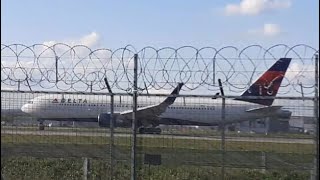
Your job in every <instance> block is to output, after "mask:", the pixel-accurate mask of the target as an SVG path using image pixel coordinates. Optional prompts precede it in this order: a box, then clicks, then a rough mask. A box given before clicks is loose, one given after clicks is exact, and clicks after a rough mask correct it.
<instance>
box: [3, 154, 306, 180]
mask: <svg viewBox="0 0 320 180" xmlns="http://www.w3.org/2000/svg"><path fill="white" fill-rule="evenodd" d="M82 163H83V160H82V159H81V158H78V159H76V158H65V159H58V158H45V159H43V158H31V157H28V158H5V159H3V158H2V159H1V167H2V174H3V175H4V177H5V179H36V180H38V179H39V180H40V179H70V180H73V179H74V180H76V179H77V180H78V179H82V178H83V170H82ZM114 169H115V170H114V179H117V180H127V179H130V166H129V164H128V163H123V162H118V163H117V164H116V166H115V168H114ZM137 176H138V179H152V180H181V179H185V180H188V179H192V180H211V179H213V180H214V179H221V170H220V168H217V167H209V166H206V167H203V166H202V167H201V166H193V165H187V166H186V165H181V166H148V165H139V166H138V168H137ZM309 176H310V173H309V172H308V171H290V170H270V171H266V172H265V173H262V172H261V171H259V170H252V169H234V168H226V174H225V179H228V180H257V179H268V180H279V179H283V180H307V179H309ZM109 177H110V166H109V163H108V162H107V161H105V160H97V159H91V166H90V169H89V174H88V179H108V178H109Z"/></svg>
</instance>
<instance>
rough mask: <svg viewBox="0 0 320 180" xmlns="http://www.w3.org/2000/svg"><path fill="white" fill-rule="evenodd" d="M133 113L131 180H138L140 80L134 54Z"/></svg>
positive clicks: (136, 58)
mask: <svg viewBox="0 0 320 180" xmlns="http://www.w3.org/2000/svg"><path fill="white" fill-rule="evenodd" d="M133 73H134V75H133V77H134V79H133V113H132V141H131V180H136V146H137V127H136V123H137V119H136V115H137V89H138V87H137V84H138V82H137V80H138V55H137V54H134V68H133Z"/></svg>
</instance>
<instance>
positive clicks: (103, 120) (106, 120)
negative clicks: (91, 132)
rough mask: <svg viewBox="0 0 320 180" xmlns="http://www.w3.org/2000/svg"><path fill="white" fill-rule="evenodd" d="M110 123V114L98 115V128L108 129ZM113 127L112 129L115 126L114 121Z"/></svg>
mask: <svg viewBox="0 0 320 180" xmlns="http://www.w3.org/2000/svg"><path fill="white" fill-rule="evenodd" d="M114 119H115V118H114ZM110 122H111V115H110V113H101V114H99V115H98V123H99V126H100V127H110ZM113 125H114V127H115V126H116V124H115V121H114V123H113Z"/></svg>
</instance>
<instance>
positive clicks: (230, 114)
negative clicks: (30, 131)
mask: <svg viewBox="0 0 320 180" xmlns="http://www.w3.org/2000/svg"><path fill="white" fill-rule="evenodd" d="M290 62H291V58H280V59H279V60H277V61H276V62H275V63H274V64H273V65H272V66H271V67H270V68H269V69H268V70H267V71H266V72H265V73H264V74H262V75H261V76H260V77H259V78H258V79H257V80H256V81H255V82H254V83H253V84H252V85H251V86H250V87H249V88H248V89H247V90H245V92H244V93H242V94H241V96H240V97H239V98H234V99H232V100H226V106H225V119H224V122H223V123H224V124H233V123H239V122H243V121H253V120H257V119H262V118H266V117H273V118H290V117H291V111H288V110H285V109H282V106H272V104H273V101H274V98H269V99H263V98H261V97H275V96H276V94H277V92H278V90H279V87H280V85H281V82H282V80H283V78H284V76H285V73H286V71H287V69H288V66H289V64H290ZM183 85H184V84H183V83H179V84H178V85H177V87H176V88H175V89H174V90H173V91H172V93H171V94H170V95H169V96H167V97H166V98H165V99H164V100H163V101H162V102H160V103H157V102H158V101H157V99H155V98H154V97H150V99H148V102H151V103H149V104H153V105H147V104H138V107H137V113H136V117H137V120H138V121H137V122H138V123H137V124H138V125H137V127H138V128H139V132H140V133H156V134H160V133H161V129H160V128H159V127H158V126H159V125H196V126H219V125H220V124H221V117H222V116H221V115H222V111H221V108H222V106H221V105H220V104H219V105H217V104H213V105H202V104H199V103H191V104H183V103H178V102H177V101H176V99H177V97H178V94H179V92H180V90H181V88H182V86H183ZM53 96H54V97H52V95H51V96H50V95H44V96H39V97H36V98H34V99H32V100H30V101H28V103H27V104H25V105H23V106H22V108H21V110H22V111H23V112H25V113H27V114H29V115H31V116H33V117H36V118H37V119H38V121H39V123H40V125H43V121H44V120H54V121H75V122H76V121H80V122H97V123H98V124H99V126H100V127H110V122H111V116H110V109H111V105H110V97H108V96H106V95H104V96H101V95H95V96H90V97H89V96H85V95H83V96H82V97H81V98H79V97H80V96H79V97H78V98H76V99H75V98H74V96H72V95H61V97H57V95H53ZM247 96H251V97H252V96H255V97H257V99H252V98H246V97H247ZM139 102H140V101H139V100H138V103H139ZM197 102H198V101H197ZM216 103H217V102H216ZM132 113H133V110H132V101H128V102H127V103H125V102H123V100H121V97H120V99H119V98H118V99H115V101H114V118H113V124H114V127H131V123H132Z"/></svg>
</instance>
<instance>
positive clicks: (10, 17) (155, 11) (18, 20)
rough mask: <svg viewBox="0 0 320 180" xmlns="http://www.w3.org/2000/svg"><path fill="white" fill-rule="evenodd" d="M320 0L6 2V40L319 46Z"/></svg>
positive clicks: (93, 44) (3, 27)
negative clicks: (302, 44)
mask: <svg viewBox="0 0 320 180" xmlns="http://www.w3.org/2000/svg"><path fill="white" fill-rule="evenodd" d="M318 39H319V1H318V0H307V1H302V0H202V1H196V0H188V1H182V0H175V1H172V0H161V1H149V0H140V1H130V0H122V1H109V0H94V1H93V0H78V1H65V0H55V1H52V0H29V1H21V0H2V1H1V43H3V44H11V43H21V44H27V45H31V44H36V43H48V42H51V43H52V42H68V43H75V44H80V43H81V44H84V45H88V46H91V47H96V46H102V47H105V48H111V49H116V48H120V47H124V46H126V45H128V44H131V45H133V46H134V47H136V48H138V49H139V48H142V47H145V46H153V47H156V48H161V47H167V46H169V47H180V46H185V45H189V46H195V47H198V48H200V47H206V46H213V47H223V46H229V45H233V46H237V47H244V46H247V45H251V44H260V45H263V46H267V47H268V46H271V45H274V44H279V43H284V44H288V45H289V46H290V45H296V44H300V43H304V44H308V45H310V46H312V47H315V48H316V49H318V47H319V40H318Z"/></svg>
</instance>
